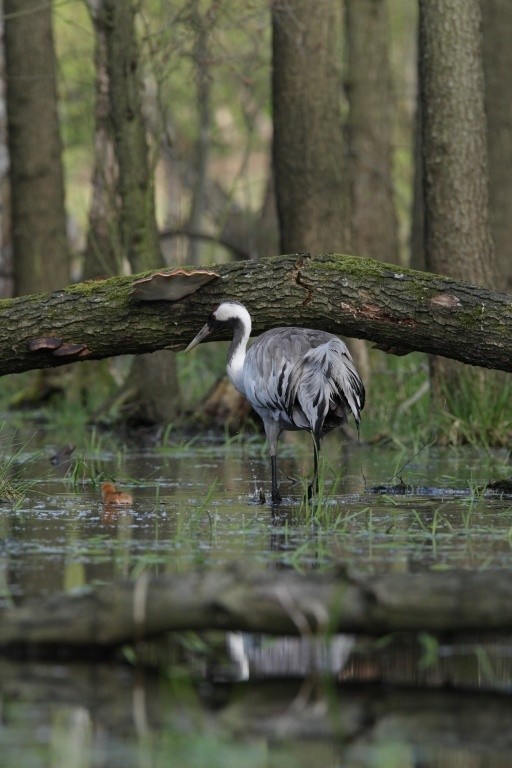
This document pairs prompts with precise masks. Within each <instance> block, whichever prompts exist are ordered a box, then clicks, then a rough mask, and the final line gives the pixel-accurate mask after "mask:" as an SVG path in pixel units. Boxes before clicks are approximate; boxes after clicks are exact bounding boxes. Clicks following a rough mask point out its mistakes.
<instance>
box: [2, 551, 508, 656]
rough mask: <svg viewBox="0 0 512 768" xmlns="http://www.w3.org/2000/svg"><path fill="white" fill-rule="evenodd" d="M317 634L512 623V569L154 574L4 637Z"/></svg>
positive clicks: (84, 598)
mask: <svg viewBox="0 0 512 768" xmlns="http://www.w3.org/2000/svg"><path fill="white" fill-rule="evenodd" d="M210 629H221V630H233V631H238V630H241V631H248V632H262V633H267V634H289V635H303V636H309V635H313V634H324V635H329V634H332V633H334V632H356V633H365V634H368V633H370V634H376V635H379V634H387V633H389V632H395V631H410V632H419V631H425V632H431V633H445V632H450V633H461V632H464V633H465V632H469V631H473V632H489V631H497V630H500V631H501V630H511V629H512V574H510V573H508V572H507V571H500V572H499V573H490V572H485V573H479V572H466V571H464V572H456V571H454V572H449V573H424V574H418V573H416V574H410V573H408V574H400V573H397V574H379V575H378V576H369V577H364V578H359V579H357V578H352V577H349V576H347V575H346V574H344V573H342V574H315V575H314V576H309V577H307V578H306V577H304V576H301V575H299V574H296V573H293V572H290V573H281V574H276V573H272V574H266V573H256V574H254V573H253V574H251V573H248V572H247V569H246V568H245V569H244V568H242V567H236V566H232V567H230V568H226V569H224V570H221V571H213V572H210V573H208V574H189V575H179V576H173V577H162V578H150V577H149V576H143V577H141V578H140V579H138V580H137V581H136V582H121V583H118V584H110V585H106V586H99V587H95V588H92V587H91V588H87V589H85V590H82V591H81V592H79V593H77V594H64V595H54V596H51V597H48V598H38V599H37V600H36V601H31V602H30V603H27V604H25V605H23V606H20V607H16V608H7V609H6V610H4V611H3V612H2V614H1V622H0V646H12V645H16V646H18V645H19V644H25V643H36V644H57V645H69V646H90V647H113V646H118V645H122V644H125V643H131V642H136V641H138V640H142V639H147V638H149V637H154V636H156V635H158V634H161V633H164V632H170V631H185V630H195V631H199V630H210Z"/></svg>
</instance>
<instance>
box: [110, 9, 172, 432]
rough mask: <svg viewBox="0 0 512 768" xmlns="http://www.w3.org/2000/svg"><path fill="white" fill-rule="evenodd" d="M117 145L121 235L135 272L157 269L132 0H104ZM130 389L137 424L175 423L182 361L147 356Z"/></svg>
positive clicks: (158, 255) (136, 364) (136, 367)
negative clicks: (133, 393)
mask: <svg viewBox="0 0 512 768" xmlns="http://www.w3.org/2000/svg"><path fill="white" fill-rule="evenodd" d="M103 4H104V5H103V8H104V19H105V24H106V29H107V51H108V74H109V80H110V97H111V107H112V120H113V124H114V130H115V148H116V155H117V162H118V165H119V196H120V200H121V239H122V246H123V252H124V253H126V254H127V257H128V260H129V262H130V265H131V268H132V271H133V272H139V271H141V270H144V269H156V268H158V267H159V266H161V265H162V255H161V252H160V243H159V238H158V231H157V226H156V219H155V204H154V195H153V184H152V179H151V174H150V172H149V167H148V147H147V141H146V131H145V125H144V121H143V117H142V104H141V96H140V86H141V83H140V74H139V54H138V50H137V41H136V37H135V12H134V6H133V4H132V0H103ZM127 387H128V389H130V390H131V389H132V388H133V387H135V390H136V392H137V394H136V396H135V398H134V400H133V403H131V418H132V420H133V421H134V422H142V423H145V422H150V423H154V422H156V423H158V422H163V423H170V422H171V421H173V419H174V418H175V416H176V414H177V413H178V411H179V407H180V397H179V386H178V376H177V371H176V362H175V360H174V357H173V356H172V354H171V353H169V352H166V351H163V350H161V351H158V352H155V353H154V354H153V355H148V356H147V355H141V356H140V357H138V358H137V359H136V360H134V362H133V366H132V369H131V371H130V374H129V377H128V382H127Z"/></svg>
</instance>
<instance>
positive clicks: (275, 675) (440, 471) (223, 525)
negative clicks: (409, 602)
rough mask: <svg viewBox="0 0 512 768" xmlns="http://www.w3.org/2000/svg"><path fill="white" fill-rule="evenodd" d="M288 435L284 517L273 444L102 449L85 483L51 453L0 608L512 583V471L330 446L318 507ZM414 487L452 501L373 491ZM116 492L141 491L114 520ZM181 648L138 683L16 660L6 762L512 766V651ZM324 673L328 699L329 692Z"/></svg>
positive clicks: (4, 682)
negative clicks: (352, 583) (139, 592)
mask: <svg viewBox="0 0 512 768" xmlns="http://www.w3.org/2000/svg"><path fill="white" fill-rule="evenodd" d="M286 437H287V438H288V439H289V440H290V442H288V443H286V441H285V442H284V443H283V448H282V450H281V452H280V459H281V461H280V467H281V471H282V477H281V484H282V487H281V490H282V492H283V495H284V496H285V502H286V503H285V504H283V506H282V507H281V508H280V510H279V511H278V512H275V511H274V513H273V511H272V510H271V508H270V507H269V506H268V505H262V504H260V503H259V498H260V493H259V491H260V488H263V490H264V492H265V493H267V494H268V487H269V472H268V460H267V457H266V452H265V449H264V446H263V444H262V442H261V441H260V440H247V441H227V442H218V441H217V442H202V443H201V442H199V441H196V442H190V441H188V442H186V441H184V442H181V443H178V444H176V445H172V444H171V445H167V446H165V447H163V448H162V447H158V446H154V447H152V448H147V449H144V450H143V449H140V448H137V449H133V450H126V449H125V448H123V449H122V450H120V449H119V447H118V446H116V444H114V443H113V444H112V445H109V441H108V438H105V439H104V440H103V441H102V445H101V449H100V448H98V449H97V450H92V449H91V450H90V451H89V452H87V451H85V450H84V451H82V452H80V450H77V451H76V452H75V453H77V454H79V458H80V460H81V462H82V464H81V465H80V466H77V465H76V464H75V465H72V466H74V468H75V470H79V471H76V472H75V476H74V482H72V480H71V479H70V474H69V472H68V474H66V470H67V469H68V470H69V466H68V467H66V466H62V465H61V466H54V465H52V463H51V462H50V460H49V458H50V456H51V455H53V454H54V453H55V451H56V447H55V446H49V445H46V444H45V443H44V436H43V437H42V442H41V445H39V446H37V449H38V450H39V451H40V452H39V453H38V454H35V453H34V454H32V455H31V454H30V453H28V454H27V455H26V456H24V457H23V460H19V461H17V462H15V463H13V465H12V468H11V471H12V475H13V479H16V480H18V481H22V482H24V483H26V491H25V496H24V498H23V500H22V501H21V502H20V503H14V502H12V501H8V502H6V503H4V504H2V506H0V599H1V601H2V604H3V605H7V604H12V603H13V602H18V601H20V600H22V599H24V598H25V597H27V596H30V595H32V596H33V595H41V594H51V593H54V592H60V591H62V590H64V591H68V590H70V589H73V588H75V587H80V586H83V585H84V584H88V583H93V584H105V583H107V584H108V583H110V582H111V581H112V580H114V579H118V578H122V577H136V576H137V575H139V574H140V573H142V572H144V571H147V572H149V573H153V574H155V575H158V574H173V573H181V572H184V571H187V570H205V569H208V568H211V567H213V566H218V565H222V564H225V563H227V562H231V561H233V560H237V561H243V562H244V563H247V564H248V566H249V565H250V566H251V567H252V568H255V567H256V568H257V567H260V568H261V569H264V570H267V571H268V570H270V571H272V570H280V569H290V568H293V569H296V570H298V571H301V572H305V573H307V572H308V571H312V570H319V569H324V568H328V567H330V565H332V563H333V562H334V563H336V564H339V563H340V562H341V563H344V564H346V565H347V566H348V567H350V568H352V569H354V570H356V571H360V572H375V573H379V572H383V571H391V570H398V571H403V572H412V571H417V570H427V569H433V568H435V569H443V568H453V567H463V568H508V567H510V565H511V549H510V548H511V541H512V534H511V532H512V502H511V501H509V500H504V499H499V498H490V499H489V498H486V497H484V496H483V495H482V494H481V493H480V491H479V488H480V487H481V486H482V485H484V484H485V483H486V482H488V481H489V480H490V479H497V478H499V477H503V476H506V475H507V473H508V454H507V453H505V452H488V453H482V452H478V451H476V450H458V451H456V450H446V451H437V450H434V449H426V450H425V451H423V452H421V453H420V454H418V455H414V452H413V458H412V459H411V460H410V461H408V460H407V459H408V457H407V454H404V453H403V452H400V451H398V450H396V449H395V448H392V447H390V446H388V447H382V446H380V447H378V446H375V447H370V446H363V445H343V444H342V443H340V441H339V440H338V439H336V438H335V436H331V437H330V438H328V439H326V440H325V445H324V453H325V457H326V459H327V466H326V469H325V473H324V476H325V485H324V489H323V495H322V498H321V500H320V503H318V501H313V502H312V503H311V504H305V503H304V501H303V497H302V490H303V488H304V487H305V483H304V484H301V478H304V479H305V480H307V478H308V477H309V474H310V472H311V466H310V464H311V445H310V442H309V440H308V439H307V436H305V435H301V436H295V435H287V436H286ZM398 469H399V470H400V476H401V477H403V478H404V479H405V480H406V481H407V482H409V483H411V484H414V485H417V486H424V487H436V488H438V489H444V491H443V492H440V493H438V494H435V495H430V496H426V495H418V496H415V497H414V496H413V497H410V496H402V497H398V496H392V495H386V494H384V495H382V494H380V495H376V494H375V493H372V492H371V488H372V487H373V486H378V485H382V484H386V483H388V484H389V483H392V482H394V480H395V475H396V474H397V470H398ZM104 478H113V479H115V480H116V482H117V483H118V484H119V485H120V487H122V488H124V489H128V490H130V491H131V492H132V493H133V496H134V503H133V507H132V508H128V509H119V510H115V509H114V510H113V509H108V510H107V509H105V508H104V507H103V506H102V504H101V501H100V494H99V479H104ZM93 479H95V480H96V482H91V480H93ZM82 481H83V482H82ZM453 491H457V493H453ZM181 639H182V644H181V646H180V650H177V649H176V647H175V643H168V644H165V645H163V646H161V647H159V648H158V649H146V652H147V656H145V655H144V653H143V652H142V651H141V649H138V652H139V659H140V658H143V659H144V661H145V662H146V664H145V667H141V668H137V669H133V668H131V667H128V666H126V665H123V664H116V663H110V664H90V665H79V664H71V663H64V661H63V663H62V664H60V665H45V664H34V663H29V662H28V661H26V660H25V662H24V663H16V662H14V661H10V660H7V659H2V660H0V690H1V696H2V698H1V701H2V728H0V753H1V755H2V759H1V764H2V765H12V766H13V768H14V766H16V768H19V766H39V765H54V764H55V765H66V766H71V768H72V767H73V766H82V765H84V766H85V765H87V766H103V765H108V766H109V768H115V766H118V765H119V766H123V768H125V767H127V768H128V767H129V766H132V765H134V766H135V765H136V766H148V765H166V766H172V765H176V766H188V765H190V766H194V767H196V766H201V765H203V764H204V765H205V766H206V765H208V766H209V768H211V766H215V765H217V764H218V765H222V766H230V765H232V766H237V768H238V766H240V765H244V766H251V765H255V766H256V765H257V766H260V765H274V764H275V765H279V766H280V768H283V766H287V765H293V766H300V765H302V764H304V765H306V764H307V765H308V768H310V766H311V765H317V764H321V765H340V764H343V765H344V766H345V765H346V766H389V765H392V766H393V767H394V768H395V766H398V768H400V766H404V767H405V766H411V765H419V764H421V765H422V766H430V765H432V766H434V765H441V764H442V765H443V766H454V767H455V766H460V765H465V766H470V765H483V764H485V765H486V766H503V765H509V764H511V759H510V758H511V750H512V745H511V743H510V742H511V740H512V737H511V736H510V734H511V733H512V729H511V727H510V726H511V725H512V705H511V703H510V700H509V698H508V696H506V695H505V694H508V693H509V691H510V684H511V680H512V671H511V662H510V659H509V656H510V653H509V649H510V648H511V647H512V643H510V642H509V639H508V638H499V639H496V641H495V642H494V643H491V644H487V645H486V646H485V647H484V646H482V645H481V644H480V643H478V644H477V643H475V642H473V641H471V638H466V640H465V641H464V643H462V644H461V641H460V640H459V641H458V643H459V644H458V645H457V643H454V642H452V641H451V640H450V639H449V638H444V639H442V640H441V642H440V643H439V644H438V645H437V646H436V648H435V654H434V657H435V658H434V660H432V658H430V659H429V658H428V651H429V648H430V650H432V648H431V647H430V646H429V644H428V643H429V641H428V640H426V639H425V638H420V639H419V640H414V641H411V640H410V639H405V638H386V639H385V643H384V644H380V645H379V644H377V645H375V643H374V642H373V641H370V640H368V639H364V638H352V637H351V638H348V637H339V638H333V641H332V642H331V643H329V644H326V645H325V644H324V646H319V647H317V648H316V649H312V648H311V646H308V642H307V641H305V640H304V639H301V638H299V639H292V638H285V639H283V640H281V641H277V642H276V641H270V640H269V639H268V638H255V637H247V636H237V635H235V636H228V646H227V647H226V642H225V641H226V638H225V637H224V636H222V637H221V638H220V639H217V640H216V641H215V643H214V642H213V641H212V638H211V637H210V636H208V637H206V636H205V637H201V638H197V637H196V636H194V638H188V637H182V638H181ZM230 644H231V645H230ZM197 645H199V646H201V649H200V650H197V648H196V646H197ZM213 646H215V648H214V649H213ZM426 661H428V662H429V663H428V664H427V663H426ZM151 670H152V671H151ZM312 672H315V673H316V674H315V676H314V677H311V674H312ZM327 672H328V673H329V677H330V683H326V682H325V681H324V682H322V681H321V680H320V679H319V675H321V674H324V673H327ZM290 676H294V677H296V678H297V679H295V680H294V681H293V682H290V679H289V678H290ZM228 681H230V682H228ZM241 681H245V682H241ZM383 684H384V685H383ZM446 686H449V687H450V688H451V690H444V688H445V687H446ZM461 687H465V688H471V689H472V690H471V692H468V691H466V692H464V693H463V692H462V691H461V690H460V688H461ZM484 690H485V691H486V692H484Z"/></svg>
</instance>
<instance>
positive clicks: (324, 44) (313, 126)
mask: <svg viewBox="0 0 512 768" xmlns="http://www.w3.org/2000/svg"><path fill="white" fill-rule="evenodd" d="M272 31H273V40H272V51H273V69H272V88H273V92H272V103H273V114H274V143H273V162H274V174H275V188H276V199H277V211H278V218H279V224H280V232H281V253H293V252H297V251H311V252H320V251H330V250H335V251H338V252H339V251H343V250H346V249H348V247H349V243H350V226H349V221H350V219H349V215H348V206H349V199H348V183H347V172H346V163H345V154H346V153H345V144H344V139H343V128H342V120H341V103H340V99H341V73H340V65H341V53H340V39H341V18H340V8H339V6H338V4H337V3H332V2H322V3H317V4H315V9H314V13H312V8H311V2H310V1H309V0H275V1H274V2H273V3H272Z"/></svg>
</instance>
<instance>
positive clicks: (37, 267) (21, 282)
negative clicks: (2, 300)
mask: <svg viewBox="0 0 512 768" xmlns="http://www.w3.org/2000/svg"><path fill="white" fill-rule="evenodd" d="M3 11H4V19H5V62H6V99H7V118H8V143H9V155H10V179H11V208H12V245H13V253H14V282H15V286H14V287H15V292H16V293H17V294H26V293H37V292H38V291H47V290H52V289H55V288H61V287H64V286H65V285H67V283H69V278H70V275H69V251H68V243H67V236H66V214H65V209H64V180H63V171H62V145H61V139H60V132H59V122H58V114H57V87H56V77H55V70H56V66H55V50H54V45H53V33H52V7H51V3H41V2H40V0H4V6H3Z"/></svg>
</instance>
